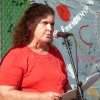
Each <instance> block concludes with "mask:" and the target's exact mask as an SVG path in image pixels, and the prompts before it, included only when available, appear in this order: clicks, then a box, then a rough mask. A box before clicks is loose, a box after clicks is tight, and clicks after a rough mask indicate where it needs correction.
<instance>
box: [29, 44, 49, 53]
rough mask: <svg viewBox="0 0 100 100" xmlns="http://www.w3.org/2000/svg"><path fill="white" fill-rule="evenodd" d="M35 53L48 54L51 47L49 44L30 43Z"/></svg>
mask: <svg viewBox="0 0 100 100" xmlns="http://www.w3.org/2000/svg"><path fill="white" fill-rule="evenodd" d="M28 47H29V48H31V49H32V50H33V51H34V52H36V53H39V54H46V53H48V51H49V45H48V44H47V43H35V42H33V43H30V44H29V45H28Z"/></svg>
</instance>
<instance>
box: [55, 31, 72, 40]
mask: <svg viewBox="0 0 100 100" xmlns="http://www.w3.org/2000/svg"><path fill="white" fill-rule="evenodd" d="M69 36H73V34H72V33H69V32H61V31H54V32H53V37H54V38H59V37H62V38H67V37H69Z"/></svg>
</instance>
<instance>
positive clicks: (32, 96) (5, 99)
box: [0, 86, 61, 100]
mask: <svg viewBox="0 0 100 100" xmlns="http://www.w3.org/2000/svg"><path fill="white" fill-rule="evenodd" d="M60 97H61V96H60V94H58V93H55V92H45V93H32V92H23V91H19V90H17V89H16V87H14V86H0V100H55V99H56V100H59V98H60Z"/></svg>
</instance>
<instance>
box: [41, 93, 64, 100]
mask: <svg viewBox="0 0 100 100" xmlns="http://www.w3.org/2000/svg"><path fill="white" fill-rule="evenodd" d="M40 97H41V98H40V99H41V100H61V99H62V97H61V94H59V93H56V92H45V93H41V96H40Z"/></svg>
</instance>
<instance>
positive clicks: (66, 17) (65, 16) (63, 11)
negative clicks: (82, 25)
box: [56, 4, 71, 22]
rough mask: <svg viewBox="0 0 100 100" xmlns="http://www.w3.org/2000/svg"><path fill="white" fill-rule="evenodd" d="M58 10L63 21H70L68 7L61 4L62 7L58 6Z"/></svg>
mask: <svg viewBox="0 0 100 100" xmlns="http://www.w3.org/2000/svg"><path fill="white" fill-rule="evenodd" d="M56 10H57V13H58V15H59V17H60V18H61V19H62V20H63V21H65V22H67V21H69V20H70V16H71V14H70V11H69V9H68V7H67V6H66V5H64V4H60V5H58V6H56Z"/></svg>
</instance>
